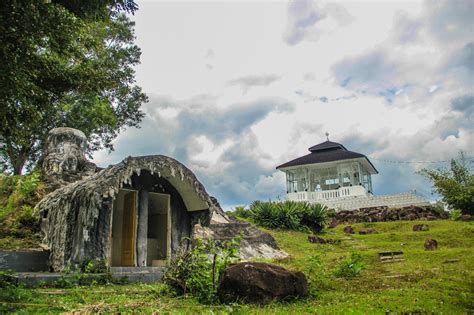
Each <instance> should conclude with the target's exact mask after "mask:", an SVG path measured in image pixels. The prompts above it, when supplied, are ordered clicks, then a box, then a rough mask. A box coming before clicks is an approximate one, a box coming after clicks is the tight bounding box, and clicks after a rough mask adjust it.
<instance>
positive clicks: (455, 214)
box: [449, 209, 462, 221]
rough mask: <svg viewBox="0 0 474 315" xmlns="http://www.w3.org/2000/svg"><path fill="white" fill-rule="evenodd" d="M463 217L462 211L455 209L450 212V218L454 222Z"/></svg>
mask: <svg viewBox="0 0 474 315" xmlns="http://www.w3.org/2000/svg"><path fill="white" fill-rule="evenodd" d="M461 215H462V211H461V210H459V209H453V210H451V211H449V218H450V219H451V220H453V221H456V220H459V218H460V217H461Z"/></svg>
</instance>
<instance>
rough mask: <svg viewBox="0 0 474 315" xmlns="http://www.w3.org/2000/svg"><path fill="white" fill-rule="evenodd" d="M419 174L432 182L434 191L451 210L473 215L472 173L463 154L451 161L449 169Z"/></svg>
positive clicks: (431, 170) (424, 171)
mask: <svg viewBox="0 0 474 315" xmlns="http://www.w3.org/2000/svg"><path fill="white" fill-rule="evenodd" d="M420 173H421V174H422V175H424V176H425V177H427V178H428V179H430V180H431V181H432V182H433V186H434V190H435V191H436V192H437V193H438V194H440V195H441V196H442V198H443V201H444V202H445V203H446V204H448V205H449V206H450V207H451V208H452V209H459V210H461V211H462V212H463V213H466V214H471V215H474V172H473V168H472V161H470V160H469V159H468V158H466V157H465V156H464V153H462V152H461V153H460V154H459V158H458V159H452V160H451V163H450V168H449V169H423V170H421V172H420Z"/></svg>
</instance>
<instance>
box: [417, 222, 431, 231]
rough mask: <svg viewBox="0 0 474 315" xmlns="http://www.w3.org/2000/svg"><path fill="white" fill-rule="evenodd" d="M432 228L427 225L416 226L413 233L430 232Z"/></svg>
mask: <svg viewBox="0 0 474 315" xmlns="http://www.w3.org/2000/svg"><path fill="white" fill-rule="evenodd" d="M429 230H430V227H429V226H428V225H427V224H415V225H414V226H413V231H414V232H416V231H429Z"/></svg>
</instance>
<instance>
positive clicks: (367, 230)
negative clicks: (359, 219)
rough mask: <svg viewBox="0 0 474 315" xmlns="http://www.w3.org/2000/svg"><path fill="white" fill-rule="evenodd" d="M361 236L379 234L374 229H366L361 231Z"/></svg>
mask: <svg viewBox="0 0 474 315" xmlns="http://www.w3.org/2000/svg"><path fill="white" fill-rule="evenodd" d="M359 234H361V235H365V234H377V230H375V229H373V228H365V229H360V230H359Z"/></svg>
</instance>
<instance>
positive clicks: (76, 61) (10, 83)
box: [0, 0, 147, 174]
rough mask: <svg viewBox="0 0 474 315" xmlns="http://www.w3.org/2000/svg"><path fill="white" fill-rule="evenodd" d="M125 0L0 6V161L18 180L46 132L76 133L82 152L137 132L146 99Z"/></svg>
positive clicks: (131, 5) (130, 3)
mask: <svg viewBox="0 0 474 315" xmlns="http://www.w3.org/2000/svg"><path fill="white" fill-rule="evenodd" d="M136 9H137V6H136V4H135V3H134V2H133V1H129V0H115V1H113V0H108V1H107V0H85V1H84V0H80V1H79V0H52V1H48V0H44V1H15V0H5V1H2V3H1V4H0V44H1V45H0V46H1V47H0V60H2V63H1V64H0V102H1V103H2V106H1V107H0V163H2V164H3V168H9V169H11V170H13V171H14V173H15V174H20V173H21V171H22V169H23V167H24V166H25V163H29V164H34V163H35V162H36V161H37V160H38V158H39V156H40V154H41V148H42V144H43V142H44V140H45V138H46V135H47V133H48V131H49V130H50V129H52V128H55V127H63V126H64V127H73V128H77V129H80V130H82V131H83V132H84V133H85V134H86V135H87V136H88V139H89V152H92V151H94V150H97V149H100V148H108V149H113V146H112V143H111V142H112V140H113V139H114V138H115V137H116V136H117V135H118V133H119V132H120V131H121V130H123V129H124V128H125V127H127V126H129V127H131V126H138V125H139V123H140V121H141V119H142V118H143V115H144V114H143V112H142V111H141V110H140V106H141V104H142V103H143V102H146V101H147V97H146V95H145V94H144V93H143V92H142V90H141V88H140V87H139V86H137V85H136V83H135V78H134V76H135V71H134V69H133V67H134V66H135V65H137V64H138V63H139V61H140V54H141V52H140V49H139V48H138V46H136V45H135V44H134V31H133V26H134V23H133V22H132V21H130V20H129V18H128V17H127V16H126V15H125V14H124V12H128V13H133V12H135V10H136Z"/></svg>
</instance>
